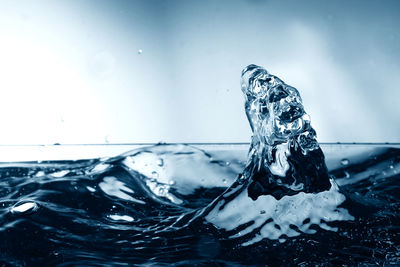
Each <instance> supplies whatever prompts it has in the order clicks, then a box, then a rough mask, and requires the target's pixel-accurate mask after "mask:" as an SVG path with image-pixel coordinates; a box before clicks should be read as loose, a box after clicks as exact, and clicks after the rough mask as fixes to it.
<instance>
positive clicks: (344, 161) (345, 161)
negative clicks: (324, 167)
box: [340, 159, 350, 166]
mask: <svg viewBox="0 0 400 267" xmlns="http://www.w3.org/2000/svg"><path fill="white" fill-rule="evenodd" d="M340 163H341V164H342V165H343V166H346V165H349V163H350V160H348V159H342V160H341V161H340Z"/></svg>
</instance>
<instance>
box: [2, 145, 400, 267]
mask: <svg viewBox="0 0 400 267" xmlns="http://www.w3.org/2000/svg"><path fill="white" fill-rule="evenodd" d="M248 146H249V145H248V144H247V145H246V144H242V145H232V144H231V145H197V146H193V145H192V146H185V145H157V146H150V147H146V146H143V147H140V148H137V149H136V150H133V151H131V152H128V153H126V154H124V155H122V156H117V157H111V158H102V159H89V160H73V161H61V160H57V161H42V162H40V163H38V162H35V161H32V162H12V163H6V162H3V163H1V164H0V240H1V242H0V262H1V263H2V264H6V265H14V266H15V265H16V266H26V265H43V264H45V265H61V266H69V265H92V266H93V265H124V264H145V265H157V266H159V265H168V264H169V263H175V264H182V265H192V264H209V263H221V264H226V265H236V264H240V265H260V264H267V265H282V264H300V265H301V264H302V265H304V266H314V265H317V264H318V265H321V266H325V265H329V264H332V265H336V264H347V265H356V264H358V263H365V264H380V265H384V264H386V265H390V264H393V265H396V264H398V263H399V262H400V242H399V241H400V240H399V229H400V218H399V212H398V211H399V208H400V200H399V194H398V192H399V189H400V188H399V187H400V183H399V178H400V174H399V173H400V146H399V145H361V144H354V145H343V144H325V145H322V149H323V151H324V152H325V156H326V162H327V166H328V169H329V174H330V175H332V176H333V177H334V179H335V181H336V182H337V184H338V186H339V190H340V192H341V193H342V194H344V195H345V197H346V200H345V201H344V202H343V203H342V204H341V206H340V207H341V208H344V209H346V210H347V211H348V212H349V214H351V215H352V216H353V217H354V220H348V221H338V222H331V223H327V224H328V225H329V226H331V227H336V228H337V229H336V230H335V231H332V230H327V229H324V228H321V227H320V226H319V223H315V224H314V225H313V226H312V227H310V228H311V229H315V231H316V232H315V233H313V234H311V233H302V234H301V235H299V236H295V237H291V238H286V241H284V242H282V240H281V241H279V240H271V239H268V238H265V239H264V240H262V241H260V242H257V243H255V244H253V245H250V246H242V245H241V244H242V243H243V242H246V241H247V240H249V239H250V238H249V237H248V236H251V234H248V235H247V236H246V235H243V237H241V238H243V239H241V238H232V236H233V235H234V234H233V233H237V232H240V231H242V230H243V229H236V230H232V231H230V232H228V233H227V232H226V231H225V230H223V229H222V228H217V227H215V226H213V224H212V223H210V222H208V221H207V220H206V219H205V218H204V216H205V215H204V216H199V217H197V218H198V219H197V220H194V221H192V222H190V220H191V219H192V218H194V217H195V215H196V211H198V210H201V208H203V207H206V206H207V205H209V204H210V203H211V202H212V201H213V199H214V198H216V197H218V195H220V194H221V193H223V192H224V191H225V190H226V188H228V187H229V186H230V185H231V184H232V183H233V182H234V181H235V180H236V178H237V176H238V174H239V173H240V172H242V170H243V169H244V167H245V165H246V156H247V148H248ZM87 148H88V147H79V146H78V147H75V146H72V147H71V146H70V147H68V146H67V147H64V146H54V147H49V148H48V150H47V151H46V150H45V151H43V152H41V151H38V152H37V153H38V154H40V153H44V154H45V155H43V157H46V155H47V156H48V157H56V156H54V152H52V151H54V150H58V151H62V150H63V149H64V151H65V149H66V150H72V151H76V152H77V153H78V154H79V153H81V154H85V153H84V152H82V151H83V150H85V149H87ZM101 148H102V149H101ZM111 148H112V146H100V149H99V147H93V148H92V150H93V151H95V152H93V153H94V154H96V153H98V152H96V151H100V150H101V151H108V152H107V153H109V154H112V153H116V152H118V151H114V150H113V151H112V152H110V151H111V150H112V149H111ZM114 148H115V147H114ZM127 148H128V146H125V147H124V146H122V147H118V150H119V151H120V150H124V149H127ZM25 149H26V150H34V149H37V148H36V147H32V148H25ZM51 149H53V150H52V151H50V150H51ZM35 156H36V155H32V157H35ZM57 156H58V157H63V156H65V157H67V155H57ZM89 156H90V155H89ZM143 203H145V204H143ZM238 212H239V213H243V214H246V213H248V212H249V210H239V211H238ZM267 212H268V211H265V213H264V214H260V215H265V216H267V217H268V213H267ZM260 213H263V212H262V211H260ZM182 216H183V218H181V220H180V223H176V222H177V221H178V218H180V217H182ZM185 216H186V217H185ZM242 228H243V227H242Z"/></svg>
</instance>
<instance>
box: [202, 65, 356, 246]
mask: <svg viewBox="0 0 400 267" xmlns="http://www.w3.org/2000/svg"><path fill="white" fill-rule="evenodd" d="M241 84H242V91H243V93H244V95H245V109H246V114H247V118H248V120H249V122H250V126H251V129H252V131H253V137H252V142H251V147H250V151H249V159H248V163H247V166H246V168H245V170H244V173H243V175H242V176H241V178H240V179H239V180H238V181H237V182H235V183H234V184H233V185H232V186H231V188H229V189H228V190H227V191H226V192H225V193H224V194H223V195H222V196H221V197H220V198H219V200H217V201H215V202H214V203H213V205H212V208H211V211H210V212H209V214H208V215H207V216H206V220H207V221H209V222H211V223H212V224H214V225H215V226H217V227H219V228H222V229H225V230H226V231H233V230H235V229H238V228H242V230H241V231H240V234H239V233H236V231H234V234H233V235H232V234H230V237H231V238H238V237H242V236H244V235H245V236H247V239H244V240H243V239H242V240H243V241H241V242H242V245H244V246H247V245H251V244H254V243H255V242H259V241H261V240H263V239H264V238H268V239H273V240H277V239H279V240H280V241H281V242H283V241H285V240H286V238H288V237H294V236H298V235H300V234H301V233H308V234H312V233H316V231H315V230H312V229H310V227H311V226H312V225H316V224H317V225H319V226H320V227H321V228H323V229H325V230H331V231H337V228H333V227H330V226H328V225H327V224H326V223H327V222H332V221H342V220H353V219H354V218H353V216H351V215H350V214H349V213H348V212H347V210H345V209H343V208H338V206H339V205H340V204H342V203H343V201H344V200H345V197H344V195H342V194H340V193H339V190H338V187H337V185H336V184H335V183H334V182H333V181H332V182H330V180H329V176H328V169H327V167H326V165H325V160H324V154H323V152H322V150H321V149H320V147H319V145H318V142H317V141H316V134H315V131H314V129H313V128H312V127H311V125H310V119H309V116H308V115H307V113H306V112H305V111H304V108H303V105H302V103H301V98H300V95H299V93H298V91H297V90H296V89H295V88H293V87H291V86H289V85H286V84H285V83H284V82H283V81H281V80H280V79H279V78H277V77H276V76H273V75H271V74H269V73H268V72H267V71H266V70H265V69H263V68H261V67H259V66H256V65H249V66H248V67H246V68H245V69H244V70H243V72H242V82H241ZM244 211H245V212H244ZM261 211H263V212H261Z"/></svg>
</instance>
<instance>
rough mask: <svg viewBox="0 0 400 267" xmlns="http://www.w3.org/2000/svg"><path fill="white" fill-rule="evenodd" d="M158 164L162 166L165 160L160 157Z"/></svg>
mask: <svg viewBox="0 0 400 267" xmlns="http://www.w3.org/2000/svg"><path fill="white" fill-rule="evenodd" d="M157 165H158V166H160V167H162V166H164V160H163V159H158V160H157Z"/></svg>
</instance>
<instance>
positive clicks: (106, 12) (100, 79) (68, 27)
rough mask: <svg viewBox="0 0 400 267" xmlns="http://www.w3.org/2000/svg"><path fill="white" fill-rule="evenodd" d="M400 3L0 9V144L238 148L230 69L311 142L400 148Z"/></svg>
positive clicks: (91, 4)
mask: <svg viewBox="0 0 400 267" xmlns="http://www.w3.org/2000/svg"><path fill="white" fill-rule="evenodd" d="M399 14H400V2H399V1H387V0H386V1H324V0H319V1H262V0H247V1H246V0H241V1H239V0H237V1H232V0H231V1H205V0H202V1H197V0H192V1H184V0H182V1H178V0H174V1H172V0H160V1H144V0H143V1H121V0H119V1H98V0H97V1H71V0H68V1H67V0H65V1H61V0H59V1H39V0H37V1H27V0H26V1H7V0H5V1H4V0H3V1H1V8H0V112H1V113H0V114H1V116H0V124H1V125H2V129H1V131H0V143H1V144H51V143H56V142H57V143H105V142H109V143H121V142H158V141H165V142H247V141H249V138H250V135H251V132H250V128H249V126H248V123H247V119H246V117H245V115H244V111H243V97H242V95H241V91H240V86H239V80H240V71H241V69H242V68H243V67H245V66H246V65H248V64H250V63H255V64H258V65H262V66H264V67H265V68H267V69H268V70H269V71H270V72H271V73H273V74H275V75H277V76H279V77H280V78H281V79H283V80H284V81H285V82H286V83H288V84H290V85H292V86H294V87H296V88H297V89H298V90H299V91H300V93H301V95H302V97H303V101H304V106H305V108H306V110H307V112H308V113H309V114H310V115H311V119H312V124H313V126H314V128H315V129H316V130H317V133H318V136H319V140H320V141H324V142H337V141H341V142H345V141H348V142H353V141H358V142H386V141H389V142H399V141H400V135H399V133H400V126H399V114H400V100H399V99H400V90H399V89H398V84H399V83H400V75H399V74H400V65H399V62H400V49H399V48H400V31H399V29H400V16H399Z"/></svg>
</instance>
